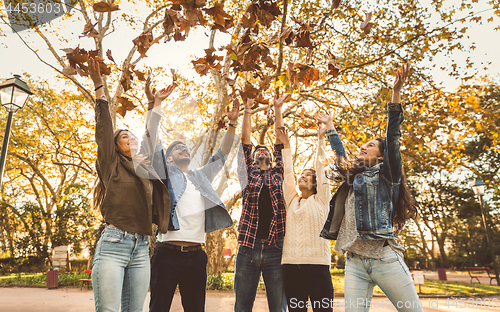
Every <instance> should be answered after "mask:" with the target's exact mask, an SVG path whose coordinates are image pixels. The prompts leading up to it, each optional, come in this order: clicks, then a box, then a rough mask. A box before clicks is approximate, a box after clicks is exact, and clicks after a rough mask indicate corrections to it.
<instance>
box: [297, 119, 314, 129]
mask: <svg viewBox="0 0 500 312" xmlns="http://www.w3.org/2000/svg"><path fill="white" fill-rule="evenodd" d="M300 126H301V127H302V128H303V129H315V128H316V124H315V123H314V122H312V121H308V122H304V123H302V124H301V125H300Z"/></svg>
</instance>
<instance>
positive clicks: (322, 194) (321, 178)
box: [315, 124, 331, 210]
mask: <svg viewBox="0 0 500 312" xmlns="http://www.w3.org/2000/svg"><path fill="white" fill-rule="evenodd" d="M326 129H327V128H326V126H324V125H323V124H320V125H319V128H318V149H317V151H316V164H315V166H316V168H315V169H316V185H317V186H316V190H317V194H318V195H317V196H316V199H317V200H318V201H319V202H320V203H321V204H322V205H323V207H324V209H325V210H327V209H329V206H328V203H329V202H330V198H331V193H330V182H329V180H328V179H327V178H326V176H325V165H324V163H323V161H324V159H325V157H326V153H325V133H326Z"/></svg>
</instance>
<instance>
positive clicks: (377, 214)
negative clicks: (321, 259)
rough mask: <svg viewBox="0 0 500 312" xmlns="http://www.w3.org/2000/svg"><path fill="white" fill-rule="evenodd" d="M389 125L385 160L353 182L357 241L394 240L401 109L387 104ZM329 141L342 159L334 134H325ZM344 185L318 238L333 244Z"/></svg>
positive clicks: (345, 190) (342, 210)
mask: <svg viewBox="0 0 500 312" xmlns="http://www.w3.org/2000/svg"><path fill="white" fill-rule="evenodd" d="M387 108H388V113H389V121H388V124H387V133H386V138H385V149H384V160H383V162H382V163H379V164H377V165H375V166H372V167H370V168H367V169H366V170H365V171H364V172H362V173H361V174H359V175H358V176H357V177H356V178H355V179H354V182H353V185H352V187H353V188H354V212H355V217H356V229H357V231H358V237H359V238H363V239H386V238H393V237H395V235H394V229H393V221H394V208H395V205H396V201H397V199H398V195H399V185H400V182H401V174H402V168H401V152H400V147H401V143H400V142H399V139H400V138H401V131H400V125H401V123H402V122H403V120H404V118H403V109H402V107H401V104H400V103H389V104H388V106H387ZM327 135H328V141H329V142H330V146H331V147H332V149H333V150H334V152H335V154H336V156H337V157H345V150H344V146H343V145H342V142H341V141H340V138H339V136H338V134H337V132H336V131H335V129H333V130H328V132H327ZM350 187H351V186H350V185H348V183H347V182H344V183H343V184H342V185H341V186H340V187H339V189H338V190H337V192H336V193H335V195H334V196H333V198H332V199H331V200H330V212H329V214H328V218H327V220H326V223H325V226H324V227H323V230H322V231H321V234H320V235H321V237H323V238H326V239H331V240H336V239H337V235H338V233H339V229H340V225H341V224H342V219H343V218H344V213H345V201H346V197H347V194H348V193H349V188H350Z"/></svg>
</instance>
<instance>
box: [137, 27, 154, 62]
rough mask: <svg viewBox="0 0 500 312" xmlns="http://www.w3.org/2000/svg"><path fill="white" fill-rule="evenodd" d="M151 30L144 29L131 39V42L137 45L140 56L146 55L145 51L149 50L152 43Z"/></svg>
mask: <svg viewBox="0 0 500 312" xmlns="http://www.w3.org/2000/svg"><path fill="white" fill-rule="evenodd" d="M153 41H154V38H153V32H152V31H151V30H150V31H145V32H143V33H142V34H140V35H139V37H137V38H135V39H134V40H132V42H133V43H134V44H135V45H136V46H137V50H138V51H139V53H140V54H141V56H142V57H146V56H147V55H146V52H147V51H148V50H149V48H150V47H151V45H152V44H153Z"/></svg>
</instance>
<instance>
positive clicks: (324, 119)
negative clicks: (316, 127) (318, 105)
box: [314, 113, 332, 125]
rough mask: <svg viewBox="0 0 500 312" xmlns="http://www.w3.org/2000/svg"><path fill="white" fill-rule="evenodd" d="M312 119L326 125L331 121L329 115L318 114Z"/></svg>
mask: <svg viewBox="0 0 500 312" xmlns="http://www.w3.org/2000/svg"><path fill="white" fill-rule="evenodd" d="M314 119H316V120H317V121H318V122H320V123H322V124H325V125H326V124H327V123H328V122H329V121H331V120H332V116H331V114H324V113H319V114H317V115H316V116H314Z"/></svg>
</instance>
